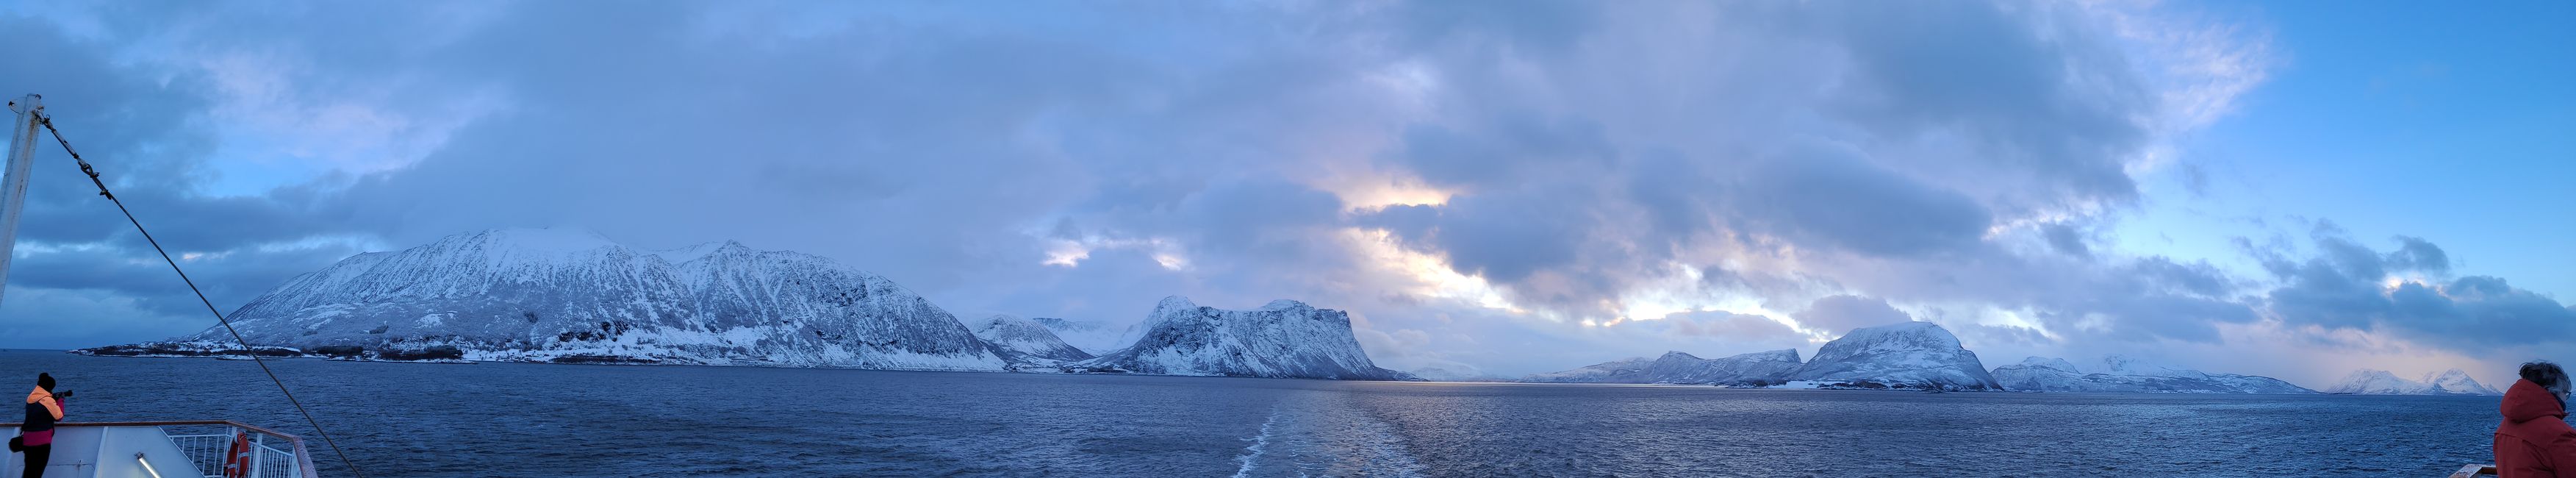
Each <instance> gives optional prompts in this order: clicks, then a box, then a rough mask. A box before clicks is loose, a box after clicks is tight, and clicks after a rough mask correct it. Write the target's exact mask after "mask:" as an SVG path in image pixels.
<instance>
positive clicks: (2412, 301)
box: [2252, 228, 2576, 354]
mask: <svg viewBox="0 0 2576 478" xmlns="http://www.w3.org/2000/svg"><path fill="white" fill-rule="evenodd" d="M2311 242H2312V243H2313V244H2314V246H2315V248H2316V252H2315V254H2313V255H2311V256H2308V257H2305V258H2296V257H2291V256H2289V255H2288V254H2286V253H2284V252H2283V251H2277V250H2255V251H2252V252H2254V253H2256V254H2257V255H2258V256H2259V257H2260V258H2261V259H2262V261H2263V264H2264V267H2265V269H2267V270H2269V271H2270V272H2271V273H2272V275H2273V278H2274V279H2275V280H2277V281H2278V282H2279V284H2280V285H2279V286H2278V287H2275V288H2273V289H2271V290H2270V291H2268V292H2265V293H2264V294H2263V297H2262V300H2263V302H2264V304H2265V305H2266V306H2267V308H2268V310H2269V311H2270V312H2271V313H2272V314H2273V315H2275V316H2278V317H2279V318H2280V320H2282V321H2283V322H2285V323H2287V324H2291V325H2296V326H2314V327H2319V328H2322V329H2324V330H2329V331H2331V330H2347V329H2348V330H2358V331H2367V332H2387V333H2393V334H2395V335H2396V336H2400V337H2406V338H2408V340H2411V341H2417V342H2424V343H2429V344H2435V345H2440V346H2444V347H2451V348H2455V349H2457V350H2463V351H2471V352H2473V354H2474V353H2476V352H2482V351H2485V352H2492V351H2503V350H2509V349H2514V348H2518V347H2524V346H2534V345H2541V344H2565V343H2570V342H2576V309H2571V308H2569V307H2568V306H2567V305H2564V304H2561V303H2559V302H2558V301H2557V300H2556V299H2553V298H2551V297H2548V296H2545V295H2541V294H2539V293H2535V292H2532V291H2529V290H2523V289H2520V288H2515V287H2513V286H2512V285H2511V284H2509V283H2507V282H2506V281H2505V280H2504V279H2503V278H2498V277H2490V276H2466V277H2460V278H2458V279H2451V280H2448V281H2447V282H2446V281H2443V280H2442V279H2441V278H2440V277H2439V274H2442V273H2447V272H2448V271H2449V260H2448V258H2447V257H2448V256H2447V255H2446V254H2444V253H2443V252H2442V250H2441V248H2440V247H2438V246H2435V245H2433V244H2432V243H2431V242H2427V241H2425V240H2423V239H2418V238H2412V237H2399V238H2397V239H2396V242H2397V243H2398V247H2397V248H2396V249H2395V250H2392V251H2390V252H2386V253H2380V252H2377V251H2373V250H2371V249H2369V248H2368V247H2365V246H2363V245H2361V244H2359V243H2357V242H2354V241H2352V240H2351V239H2349V238H2346V237H2344V235H2343V233H2342V232H2341V231H2340V230H2337V229H2332V228H2320V229H2319V230H2317V231H2316V233H2315V234H2314V235H2313V237H2312V238H2311ZM2408 273H2432V274H2436V275H2434V276H2421V275H2408Z"/></svg>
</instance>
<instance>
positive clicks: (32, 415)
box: [9, 373, 65, 478]
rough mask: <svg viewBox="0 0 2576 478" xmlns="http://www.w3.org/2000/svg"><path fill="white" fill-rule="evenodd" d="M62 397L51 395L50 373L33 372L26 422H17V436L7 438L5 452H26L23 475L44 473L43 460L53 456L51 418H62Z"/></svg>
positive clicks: (34, 475) (30, 475) (51, 378)
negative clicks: (34, 387) (34, 378)
mask: <svg viewBox="0 0 2576 478" xmlns="http://www.w3.org/2000/svg"><path fill="white" fill-rule="evenodd" d="M63 398H65V397H64V396H56V395H54V376H53V375H52V374H45V373H39V374H36V390H35V391H32V392H27V421H24V422H19V423H18V437H17V438H11V439H9V451H17V452H26V453H27V460H26V461H25V463H26V465H27V467H26V473H25V474H24V475H22V476H25V477H26V478H38V477H41V476H44V475H45V462H47V461H52V458H53V456H54V421H55V420H61V419H63Z"/></svg>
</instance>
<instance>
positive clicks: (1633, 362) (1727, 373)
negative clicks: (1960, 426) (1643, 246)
mask: <svg viewBox="0 0 2576 478" xmlns="http://www.w3.org/2000/svg"><path fill="white" fill-rule="evenodd" d="M1520 381H1525V382H1556V383H1676V384H1711V385H1738V386H1772V385H1780V384H1784V383H1789V382H1809V383H1813V384H1827V385H1841V386H1847V387H1859V388H1939V389H1945V390H2001V389H2002V387H2001V386H2000V385H1998V384H1997V383H1996V382H1995V379H1994V377H1993V376H1992V375H1990V374H1988V373H1987V372H1986V369H1985V366H1984V365H1983V364H1981V363H1979V362H1978V361H1977V354H1976V353H1975V352H1970V351H1968V349H1966V348H1962V347H1960V346H1959V339H1958V337H1955V336H1952V335H1950V331H1949V330H1947V329H1943V328H1941V326H1940V325H1936V324H1933V323H1931V322H1899V323H1894V324H1888V325H1882V326H1877V327H1863V328H1859V329H1853V330H1852V331H1851V332H1850V333H1847V334H1843V336H1842V338H1838V339H1834V340H1833V341H1832V342H1827V343H1825V346H1824V347H1822V348H1819V349H1817V351H1816V357H1815V359H1814V360H1810V361H1806V362H1799V361H1798V352H1797V351H1796V350H1774V351H1769V352H1756V353H1749V354H1743V355H1736V356H1732V357H1726V358H1719V359H1702V358H1699V357H1696V356H1692V355H1691V354H1687V353H1681V352H1667V353H1665V354H1664V355H1663V356H1662V357H1657V358H1654V359H1647V358H1644V357H1639V358H1633V359H1627V360H1620V361H1613V362H1607V363H1601V364H1597V365H1592V366H1588V367H1583V368H1578V369H1574V370H1567V371H1563V372H1554V373H1543V374H1537V375H1531V376H1529V377H1524V378H1522V379H1521V380H1520Z"/></svg>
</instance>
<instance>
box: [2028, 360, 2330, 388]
mask: <svg viewBox="0 0 2576 478" xmlns="http://www.w3.org/2000/svg"><path fill="white" fill-rule="evenodd" d="M1993 374H1994V377H1995V381H1996V382H1997V383H2000V384H2002V385H2003V387H2004V389H2005V390H2032V391H2052V392H2155V393H2315V392H2314V391H2311V390H2308V389H2306V388H2301V387H2299V386H2297V385H2292V384H2290V383H2289V382H2284V381H2281V380H2280V379H2275V378H2271V377H2263V376H2255V375H2237V374H2232V373H2203V372H2201V371H2198V370H2189V369H2181V368H2174V367H2163V366H2148V365H2142V364H2140V363H2138V362H2137V361H2135V360H2132V359H2129V358H2127V357H2122V356H2117V355H2114V356H2110V357H2107V358H2104V359H2103V366H2102V367H2099V368H2095V369H2092V370H2090V371H2087V370H2083V369H2078V368H2077V367H2076V366H2075V364H2073V363H2070V362H2067V361H2066V359H2060V358H2046V357H2031V358H2026V359H2022V361H2021V363H2017V364H2012V365H2005V366H2002V367H1995V369H1994V372H1993Z"/></svg>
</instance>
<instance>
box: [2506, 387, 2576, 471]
mask: <svg viewBox="0 0 2576 478" xmlns="http://www.w3.org/2000/svg"><path fill="white" fill-rule="evenodd" d="M2568 385H2569V384H2568V382H2567V371H2566V370H2563V369H2560V368H2558V364H2554V363H2549V362H2548V361H2536V362H2531V363H2526V364H2522V380H2519V381H2515V382H2513V388H2510V389H2506V390H2505V392H2504V405H2502V406H2500V407H2498V408H2499V409H2501V410H2502V411H2503V412H2504V423H2502V424H2499V425H2496V432H2495V463H2496V476H2498V477H2499V478H2526V477H2564V478H2576V428H2569V427H2568V426H2567V391H2568Z"/></svg>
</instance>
